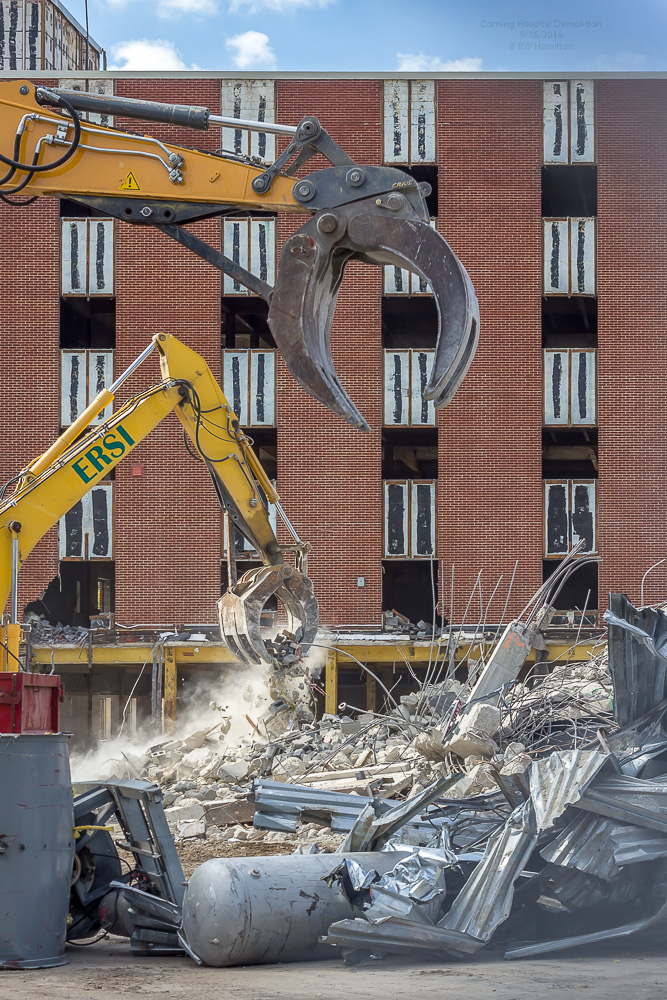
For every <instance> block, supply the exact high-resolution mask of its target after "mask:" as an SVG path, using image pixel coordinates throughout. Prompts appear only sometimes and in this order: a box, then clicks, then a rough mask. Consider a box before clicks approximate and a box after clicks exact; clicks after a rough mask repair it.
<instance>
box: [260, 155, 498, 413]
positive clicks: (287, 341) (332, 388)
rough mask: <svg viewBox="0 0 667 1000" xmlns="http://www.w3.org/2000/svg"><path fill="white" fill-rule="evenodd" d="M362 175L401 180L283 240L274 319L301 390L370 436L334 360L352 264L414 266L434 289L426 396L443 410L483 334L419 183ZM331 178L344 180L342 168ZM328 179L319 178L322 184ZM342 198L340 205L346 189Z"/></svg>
mask: <svg viewBox="0 0 667 1000" xmlns="http://www.w3.org/2000/svg"><path fill="white" fill-rule="evenodd" d="M355 169H356V170H358V171H359V170H361V171H362V173H363V175H364V177H366V174H367V173H368V172H370V171H373V170H376V171H377V173H378V176H381V177H382V179H383V181H384V184H382V185H380V186H381V187H385V189H386V187H387V186H388V185H387V181H386V178H387V177H390V178H391V177H398V178H402V180H397V181H394V182H393V189H392V187H390V188H389V191H388V192H387V191H386V190H385V191H384V193H380V194H373V195H371V196H369V197H361V191H359V193H358V194H357V197H356V198H355V200H350V201H348V202H347V203H346V204H340V203H339V204H337V205H336V206H335V207H332V208H329V207H323V208H321V209H320V210H319V211H318V212H317V213H316V214H315V215H313V216H312V218H311V219H309V221H308V222H307V223H306V224H305V225H304V226H302V227H301V228H300V229H299V230H298V231H297V232H296V233H294V235H293V236H291V237H289V238H288V239H287V240H286V241H285V244H284V245H283V249H282V252H281V255H280V263H279V267H278V280H277V283H276V286H275V288H274V291H273V295H272V298H271V304H270V309H269V318H268V321H269V326H270V327H271V330H272V332H273V335H274V337H275V340H276V344H277V346H278V349H279V350H280V352H281V354H282V356H283V358H284V360H285V363H286V364H287V366H288V368H289V370H290V372H291V373H292V375H293V376H294V378H295V379H296V380H297V382H299V383H300V384H301V385H302V386H303V387H304V389H306V390H307V391H308V392H309V393H310V394H311V395H312V396H314V397H315V399H318V400H319V401H320V402H322V403H324V405H325V406H328V407H329V409H330V410H333V412H334V413H337V414H339V415H340V416H341V417H343V419H344V420H346V421H348V423H350V424H352V425H353V426H355V427H358V428H360V429H361V430H368V429H369V428H368V424H367V423H366V421H365V419H364V417H363V416H362V414H361V413H360V412H359V410H358V409H357V408H356V406H355V405H354V403H353V402H352V400H351V399H350V397H349V396H348V394H347V392H346V391H345V389H344V388H343V386H342V385H341V383H340V381H339V379H338V376H337V374H336V370H335V368H334V364H333V359H332V354H331V328H332V324H333V315H334V311H335V308H336V299H337V296H338V290H339V288H340V283H341V281H342V278H343V272H344V269H345V265H346V264H347V263H348V261H350V260H361V261H366V262H368V263H371V264H380V265H383V264H389V265H394V266H397V267H401V268H407V269H408V270H410V271H414V272H415V273H417V274H419V275H420V276H421V277H422V278H423V279H424V280H425V281H426V282H428V283H429V284H430V286H431V289H432V291H433V297H434V299H435V303H436V307H437V310H438V318H439V328H438V339H437V343H436V349H435V358H434V362H433V368H432V371H431V376H430V379H429V382H428V385H427V386H426V389H425V391H424V395H425V397H426V398H427V399H432V400H433V401H434V403H435V405H436V407H441V406H445V405H446V404H447V403H449V402H450V400H451V399H452V397H453V396H454V393H455V392H456V390H457V389H458V387H459V385H460V384H461V382H462V380H463V378H464V376H465V374H466V372H467V371H468V368H469V367H470V364H471V362H472V359H473V357H474V355H475V351H476V349H477V341H478V336H479V307H478V304H477V297H476V295H475V291H474V288H473V286H472V282H471V281H470V278H469V277H468V274H467V272H466V270H465V268H464V267H463V265H462V264H461V262H460V261H459V260H458V258H457V257H456V255H455V254H454V252H453V251H452V249H451V248H450V247H449V245H448V244H447V243H446V242H445V240H444V239H443V238H442V236H441V235H440V234H439V233H438V232H437V231H436V230H435V229H433V228H431V226H430V225H429V223H428V212H427V211H426V207H425V204H424V199H423V196H422V194H421V192H420V190H419V188H418V186H417V184H416V183H415V182H413V181H411V179H410V178H409V177H408V176H407V175H406V174H404V173H403V172H402V171H399V170H395V169H390V168H371V167H364V168H355ZM332 172H333V173H335V174H337V175H340V169H339V168H332ZM364 172H366V173H364ZM327 173H328V171H327V170H324V171H320V172H319V173H318V174H315V175H313V177H314V178H316V179H317V180H318V183H319V184H320V186H322V179H321V178H322V175H324V174H327ZM348 173H350V172H348ZM371 178H372V174H371ZM301 183H302V182H301ZM339 186H340V185H339ZM376 187H377V185H376ZM397 188H398V190H397ZM401 189H404V190H401ZM298 190H299V183H297V184H296V185H295V191H298ZM304 190H306V189H304ZM336 194H337V195H338V196H339V197H340V192H339V191H337V192H336Z"/></svg>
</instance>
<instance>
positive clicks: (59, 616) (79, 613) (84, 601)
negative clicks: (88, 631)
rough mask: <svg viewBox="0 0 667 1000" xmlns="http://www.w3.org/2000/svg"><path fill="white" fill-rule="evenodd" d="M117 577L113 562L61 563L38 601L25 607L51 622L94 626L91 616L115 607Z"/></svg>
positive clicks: (53, 623) (110, 610)
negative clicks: (56, 574) (91, 623)
mask: <svg viewBox="0 0 667 1000" xmlns="http://www.w3.org/2000/svg"><path fill="white" fill-rule="evenodd" d="M115 588H116V576H115V566H114V563H113V562H106V561H104V562H102V561H100V562H94V561H91V562H82V561H77V562H61V563H60V571H59V575H58V576H57V577H55V579H53V580H52V581H51V583H50V584H49V585H48V587H47V588H46V590H45V591H44V594H43V596H42V597H41V598H40V599H39V600H37V601H30V603H29V604H26V606H25V609H24V610H25V613H26V614H27V613H28V612H29V611H32V612H34V613H35V614H38V615H41V616H42V617H43V618H46V619H47V621H48V622H50V624H51V625H57V624H58V622H60V623H61V624H62V625H83V626H85V627H86V628H88V626H89V625H90V619H91V618H93V617H95V616H96V615H99V614H101V613H103V612H112V613H113V611H114V610H115Z"/></svg>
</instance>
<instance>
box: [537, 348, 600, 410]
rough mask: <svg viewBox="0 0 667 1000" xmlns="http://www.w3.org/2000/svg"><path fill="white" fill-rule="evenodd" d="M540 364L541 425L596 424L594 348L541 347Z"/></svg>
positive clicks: (595, 351)
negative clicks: (541, 359)
mask: <svg viewBox="0 0 667 1000" xmlns="http://www.w3.org/2000/svg"><path fill="white" fill-rule="evenodd" d="M542 354H543V365H542V380H543V382H542V384H543V406H542V422H543V424H544V426H545V427H594V426H595V425H596V424H597V372H596V369H597V350H596V349H595V348H592V349H582V348H569V347H567V348H562V347H559V348H544V350H543V352H542Z"/></svg>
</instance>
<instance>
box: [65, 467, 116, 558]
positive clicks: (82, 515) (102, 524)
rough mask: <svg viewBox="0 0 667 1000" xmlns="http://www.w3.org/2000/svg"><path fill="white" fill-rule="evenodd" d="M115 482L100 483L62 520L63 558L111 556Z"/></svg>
mask: <svg viewBox="0 0 667 1000" xmlns="http://www.w3.org/2000/svg"><path fill="white" fill-rule="evenodd" d="M112 553H113V484H112V483H98V485H97V486H94V487H93V488H92V490H89V492H88V493H86V495H85V496H84V497H82V498H81V500H79V501H78V503H76V504H74V506H73V507H72V509H71V510H69V511H68V512H67V514H65V515H64V517H61V518H60V521H59V522H58V558H59V559H111V558H112Z"/></svg>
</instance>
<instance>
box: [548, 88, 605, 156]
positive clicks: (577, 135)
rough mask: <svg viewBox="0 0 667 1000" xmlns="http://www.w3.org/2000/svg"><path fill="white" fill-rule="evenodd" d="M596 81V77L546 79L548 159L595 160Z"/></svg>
mask: <svg viewBox="0 0 667 1000" xmlns="http://www.w3.org/2000/svg"><path fill="white" fill-rule="evenodd" d="M594 102H595V97H594V85H593V81H592V80H571V81H567V80H559V81H556V80H549V81H546V82H545V83H544V104H543V125H544V128H543V137H544V162H545V163H594V162H595V127H594Z"/></svg>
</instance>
